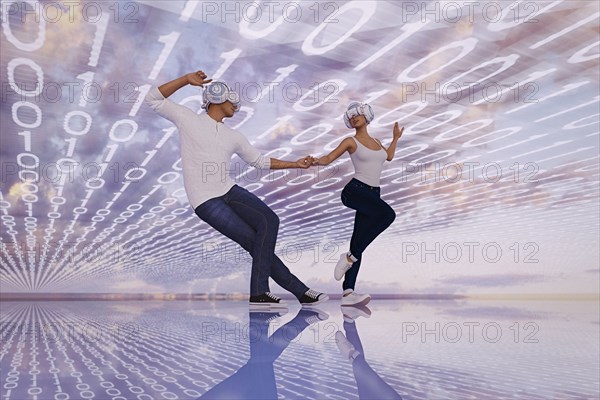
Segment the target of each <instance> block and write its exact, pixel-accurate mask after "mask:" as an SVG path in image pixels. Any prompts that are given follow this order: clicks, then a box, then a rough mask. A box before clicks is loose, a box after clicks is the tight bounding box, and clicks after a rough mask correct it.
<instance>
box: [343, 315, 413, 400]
mask: <svg viewBox="0 0 600 400" xmlns="http://www.w3.org/2000/svg"><path fill="white" fill-rule="evenodd" d="M346 308H348V307H346ZM361 309H362V310H363V312H364V313H361V314H354V315H350V316H349V315H346V314H345V313H344V331H346V336H344V334H343V333H342V332H341V331H337V332H336V333H335V341H336V343H337V346H338V349H339V350H340V353H342V355H343V356H344V357H346V358H348V360H350V361H352V370H353V372H354V379H356V387H357V389H358V398H359V399H378V400H387V399H395V400H398V399H400V400H401V399H402V398H401V397H400V395H399V394H398V393H397V392H396V391H395V390H394V389H393V388H392V387H391V386H390V385H388V384H387V383H386V382H385V381H384V380H383V379H381V377H380V376H379V375H378V374H377V372H375V371H373V368H371V366H370V365H369V364H368V363H367V360H365V355H364V353H365V352H364V350H363V347H362V343H361V342H360V337H359V336H358V330H357V329H356V324H355V322H354V320H355V319H356V318H358V316H359V315H364V316H365V317H366V318H368V317H369V316H370V315H371V311H370V310H369V309H368V308H367V307H366V306H362V307H361ZM346 337H347V338H346Z"/></svg>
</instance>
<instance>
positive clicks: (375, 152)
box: [314, 103, 404, 306]
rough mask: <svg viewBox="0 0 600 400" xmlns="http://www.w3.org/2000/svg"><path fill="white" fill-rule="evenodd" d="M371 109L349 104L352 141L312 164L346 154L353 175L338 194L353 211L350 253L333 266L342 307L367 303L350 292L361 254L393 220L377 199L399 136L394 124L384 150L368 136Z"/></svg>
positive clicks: (346, 117) (366, 297)
mask: <svg viewBox="0 0 600 400" xmlns="http://www.w3.org/2000/svg"><path fill="white" fill-rule="evenodd" d="M373 118H374V114H373V109H372V108H371V106H370V105H368V104H362V103H351V104H350V105H349V106H348V109H347V110H346V113H345V114H344V122H345V123H346V126H347V127H348V128H354V129H355V130H356V134H355V135H354V137H347V138H345V139H344V140H342V142H341V143H340V144H339V145H338V146H337V147H336V148H335V149H334V150H333V151H332V152H331V153H329V154H328V155H326V156H324V157H321V158H318V159H317V160H315V162H314V164H316V165H328V164H329V163H331V162H333V161H335V160H336V159H337V158H338V157H340V156H341V155H342V154H344V153H345V152H346V151H347V152H348V153H350V158H351V159H352V164H354V170H355V174H354V177H353V178H352V180H350V182H348V184H347V185H346V186H345V187H344V190H343V191H342V203H344V205H345V206H346V207H349V208H352V209H354V210H356V215H355V217H354V230H353V232H352V238H351V239H350V251H349V252H348V253H343V254H342V255H341V256H340V260H339V261H338V263H337V265H336V266H335V271H334V276H335V279H336V280H338V281H339V280H340V279H342V277H343V276H345V279H344V283H343V286H342V287H343V289H344V294H343V297H342V305H343V306H355V305H365V304H367V303H368V302H369V301H370V300H371V296H370V295H368V294H358V293H355V292H354V286H355V284H356V277H357V275H358V270H359V269H360V264H361V261H362V254H363V252H364V251H365V249H366V248H367V246H368V245H369V244H370V243H371V242H372V241H373V240H375V238H376V237H377V236H379V234H380V233H382V232H383V231H384V230H385V229H386V228H387V227H388V226H390V225H391V223H392V222H393V221H394V219H395V218H396V213H395V212H394V210H393V209H392V208H391V207H390V206H389V205H388V204H387V203H386V202H385V201H383V200H382V199H381V197H380V189H379V180H380V178H381V170H382V168H383V163H384V161H386V160H387V161H392V159H393V158H394V153H395V152H396V143H397V142H398V139H400V136H401V135H402V131H403V130H404V128H402V130H400V129H399V128H398V123H397V122H396V123H395V124H394V131H393V135H394V136H393V139H392V142H391V143H390V146H389V147H388V148H387V149H386V148H385V147H383V145H382V144H381V142H380V141H379V140H377V139H374V138H372V137H371V136H369V133H368V132H367V125H368V124H369V123H370V122H371V121H372V120H373Z"/></svg>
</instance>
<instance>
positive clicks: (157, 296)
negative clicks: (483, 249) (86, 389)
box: [0, 292, 600, 301]
mask: <svg viewBox="0 0 600 400" xmlns="http://www.w3.org/2000/svg"><path fill="white" fill-rule="evenodd" d="M276 295H277V296H279V297H281V298H284V299H293V298H294V296H293V295H291V294H289V293H283V294H279V293H276ZM328 295H329V296H330V298H332V299H341V297H342V295H341V294H340V293H335V294H331V293H329V294H328ZM248 297H249V294H248V293H240V292H234V293H112V292H106V293H78V292H64V293H53V292H43V293H21V292H8V293H6V292H5V293H2V292H0V301H12V300H21V301H28V300H57V301H60V300H62V301H69V300H106V301H120V300H167V301H171V300H210V301H214V300H247V299H248ZM371 298H372V299H373V300H600V293H511V294H507V293H473V294H451V293H449V294H444V293H413V294H408V293H405V294H398V293H374V294H371Z"/></svg>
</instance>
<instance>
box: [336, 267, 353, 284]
mask: <svg viewBox="0 0 600 400" xmlns="http://www.w3.org/2000/svg"><path fill="white" fill-rule="evenodd" d="M337 268H338V267H335V270H334V271H333V278H334V279H335V280H336V281H341V280H342V278H343V277H344V275H346V272H348V270H349V269H350V268H352V266H350V268H346V269H345V270H344V272H342V273H341V275H340V277H339V278H338V274H337V272H338V271H337Z"/></svg>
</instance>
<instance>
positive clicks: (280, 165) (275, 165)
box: [270, 156, 313, 169]
mask: <svg viewBox="0 0 600 400" xmlns="http://www.w3.org/2000/svg"><path fill="white" fill-rule="evenodd" d="M312 162H313V158H312V157H311V156H306V157H304V158H301V159H299V160H296V161H285V160H278V159H277V158H271V166H270V168H271V169H285V168H303V169H306V168H308V167H310V166H311V165H312Z"/></svg>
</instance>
